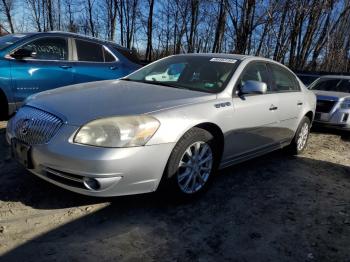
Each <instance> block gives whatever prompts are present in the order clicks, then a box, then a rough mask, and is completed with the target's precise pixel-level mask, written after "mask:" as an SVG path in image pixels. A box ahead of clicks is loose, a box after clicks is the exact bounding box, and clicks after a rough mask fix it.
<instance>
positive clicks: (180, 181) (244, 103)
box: [6, 54, 316, 196]
mask: <svg viewBox="0 0 350 262" xmlns="http://www.w3.org/2000/svg"><path fill="white" fill-rule="evenodd" d="M315 107H316V96H315V95H314V94H313V93H312V92H311V91H309V90H308V89H306V88H305V86H304V85H303V84H302V82H301V81H300V80H299V79H298V78H297V77H296V76H295V75H294V74H293V73H292V72H291V71H290V70H289V69H288V68H287V67H285V66H283V65H281V64H279V63H277V62H274V61H272V60H268V59H264V58H258V57H251V56H241V55H227V54H187V55H176V56H171V57H167V58H164V59H161V60H158V61H156V62H154V63H152V64H149V65H147V66H145V67H143V68H141V69H139V70H137V71H135V72H134V73H131V74H130V75H128V76H126V77H125V78H122V79H119V80H108V81H100V82H93V83H85V84H78V85H73V86H67V87H63V88H59V89H55V90H49V91H45V92H42V93H39V94H37V95H33V96H31V97H29V98H28V100H27V101H26V104H25V105H24V106H23V107H22V108H21V109H20V110H19V111H18V112H17V113H16V114H15V115H14V117H13V118H12V119H11V120H10V121H9V123H8V126H7V136H6V137H7V141H8V143H10V144H11V148H12V152H13V156H14V157H15V158H16V159H17V160H18V161H19V162H21V163H22V164H23V165H25V166H26V168H27V169H28V170H30V172H32V173H33V174H35V175H37V176H39V177H41V178H42V179H45V180H47V181H49V182H51V183H53V184H55V185H57V186H60V187H63V188H66V189H68V190H71V191H74V192H77V193H81V194H87V195H93V196H119V195H128V194H138V193H146V192H153V191H156V190H157V189H159V188H167V189H168V188H169V189H172V190H170V191H169V192H175V193H176V194H179V195H180V196H181V195H182V196H193V195H196V194H198V193H200V192H202V191H203V190H204V189H206V188H207V187H208V185H209V184H210V183H209V182H210V180H211V179H212V177H213V174H214V172H215V170H217V169H218V168H224V167H227V166H229V165H232V164H235V163H238V162H241V161H244V160H247V159H250V158H253V157H256V156H259V155H262V154H265V153H268V152H271V151H273V150H276V149H280V148H282V147H288V151H289V152H291V153H293V154H298V153H301V152H302V151H303V150H304V149H305V147H306V144H307V139H308V135H309V129H310V126H311V123H312V121H313V118H314V114H315ZM167 192H168V191H167Z"/></svg>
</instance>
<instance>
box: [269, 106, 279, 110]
mask: <svg viewBox="0 0 350 262" xmlns="http://www.w3.org/2000/svg"><path fill="white" fill-rule="evenodd" d="M277 109H278V107H277V106H275V105H271V106H270V108H269V110H270V111H275V110H277Z"/></svg>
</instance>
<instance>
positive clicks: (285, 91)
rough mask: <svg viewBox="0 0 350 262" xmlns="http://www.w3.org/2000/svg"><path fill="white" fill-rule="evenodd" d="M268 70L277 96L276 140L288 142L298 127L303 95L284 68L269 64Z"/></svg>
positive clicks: (296, 81)
mask: <svg viewBox="0 0 350 262" xmlns="http://www.w3.org/2000/svg"><path fill="white" fill-rule="evenodd" d="M268 66H269V70H270V72H271V77H272V81H273V88H274V89H275V92H276V94H278V100H279V108H278V110H277V113H278V114H277V115H278V120H279V121H278V129H279V132H278V133H277V135H278V139H279V140H280V141H282V142H283V141H284V140H290V139H291V138H293V137H294V133H295V131H296V129H297V127H298V124H299V123H298V120H299V119H300V118H299V116H300V114H301V113H302V109H303V104H304V103H305V101H304V95H303V93H302V92H301V89H300V86H299V82H298V80H297V79H296V77H295V76H294V75H293V74H292V73H291V72H289V71H288V70H287V69H286V68H284V67H282V66H280V65H278V64H273V63H269V64H268Z"/></svg>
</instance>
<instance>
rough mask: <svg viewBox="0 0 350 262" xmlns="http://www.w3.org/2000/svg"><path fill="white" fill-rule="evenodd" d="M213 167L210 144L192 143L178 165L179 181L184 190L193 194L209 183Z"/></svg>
mask: <svg viewBox="0 0 350 262" xmlns="http://www.w3.org/2000/svg"><path fill="white" fill-rule="evenodd" d="M212 167H213V152H212V150H211V148H210V146H209V145H208V144H207V143H205V142H203V141H198V142H195V143H193V144H191V145H190V146H189V147H188V148H187V149H186V151H185V153H184V154H183V155H182V158H181V160H180V163H179V166H178V173H177V182H178V185H179V187H180V189H181V191H182V192H184V193H186V194H193V193H196V192H198V191H199V190H200V189H202V188H203V187H204V185H205V184H206V183H207V181H208V179H209V176H210V174H211V171H212Z"/></svg>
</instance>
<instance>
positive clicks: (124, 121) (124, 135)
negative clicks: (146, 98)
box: [73, 115, 160, 147]
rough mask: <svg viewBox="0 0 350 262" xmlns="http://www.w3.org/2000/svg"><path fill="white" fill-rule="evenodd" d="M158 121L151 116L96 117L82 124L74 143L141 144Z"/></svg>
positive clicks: (103, 145)
mask: <svg viewBox="0 0 350 262" xmlns="http://www.w3.org/2000/svg"><path fill="white" fill-rule="evenodd" d="M159 125H160V123H159V121H158V120H157V119H155V118H154V117H151V116H146V115H140V116H122V117H108V118H103V119H98V120H94V121H91V122H89V123H87V124H86V125H84V126H82V127H81V128H80V129H79V131H78V133H77V134H76V135H75V137H74V140H73V141H74V143H78V144H84V145H91V146H99V147H132V146H143V145H145V144H146V143H147V142H148V140H150V139H151V137H152V136H153V135H154V133H155V132H156V131H157V129H158V127H159Z"/></svg>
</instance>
